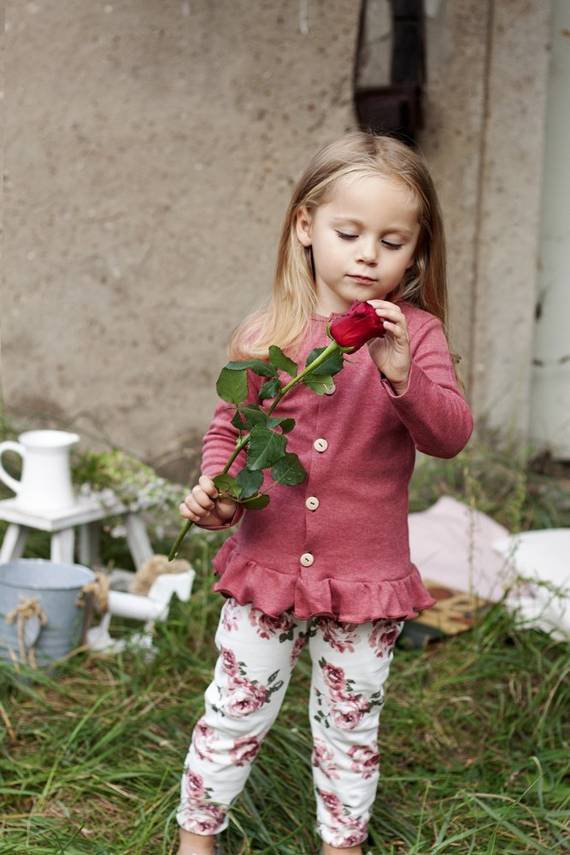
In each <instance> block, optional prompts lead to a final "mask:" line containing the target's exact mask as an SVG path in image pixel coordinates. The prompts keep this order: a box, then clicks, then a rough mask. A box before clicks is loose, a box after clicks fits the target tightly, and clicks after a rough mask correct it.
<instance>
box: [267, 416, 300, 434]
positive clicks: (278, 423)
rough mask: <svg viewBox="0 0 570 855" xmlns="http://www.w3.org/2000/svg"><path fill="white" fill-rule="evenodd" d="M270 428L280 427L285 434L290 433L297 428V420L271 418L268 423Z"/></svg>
mask: <svg viewBox="0 0 570 855" xmlns="http://www.w3.org/2000/svg"><path fill="white" fill-rule="evenodd" d="M267 427H268V428H274V427H280V428H281V430H282V431H283V433H289V431H290V430H293V428H294V427H295V419H274V418H270V419H269V420H268V422H267Z"/></svg>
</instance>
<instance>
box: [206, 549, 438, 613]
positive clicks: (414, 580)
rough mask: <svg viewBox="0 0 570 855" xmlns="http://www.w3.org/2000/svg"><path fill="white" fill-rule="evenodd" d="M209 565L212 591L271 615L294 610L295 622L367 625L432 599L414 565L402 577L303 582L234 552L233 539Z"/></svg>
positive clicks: (423, 605) (426, 605) (427, 604)
mask: <svg viewBox="0 0 570 855" xmlns="http://www.w3.org/2000/svg"><path fill="white" fill-rule="evenodd" d="M212 566H213V568H214V570H215V572H216V573H217V575H218V576H219V577H220V578H219V580H218V581H217V582H215V583H214V584H213V585H212V590H213V591H218V592H219V593H222V594H227V595H229V596H231V597H233V598H234V599H235V600H237V602H238V603H239V604H240V605H242V606H243V605H245V604H246V603H251V604H252V605H253V606H255V608H258V609H260V610H261V611H262V612H264V613H265V614H267V615H270V616H271V617H277V616H278V615H280V614H282V613H283V612H285V611H287V610H288V609H293V615H294V616H295V617H296V618H298V619H299V620H308V619H309V618H312V617H316V616H317V615H320V616H325V617H332V618H334V619H335V620H338V621H343V622H346V623H367V622H368V621H372V620H378V619H379V618H386V619H390V620H409V619H410V618H416V617H418V615H419V613H420V612H422V611H424V610H425V609H429V608H431V606H433V605H435V603H436V602H437V600H435V599H434V598H433V597H432V596H431V594H430V593H429V591H427V589H426V588H424V586H423V584H422V581H421V578H420V574H419V573H418V570H417V568H416V567H415V565H413V564H411V565H410V572H409V574H408V575H407V576H404V577H403V578H401V579H391V580H385V581H382V582H374V581H366V582H365V581H361V580H355V581H350V580H347V579H332V578H326V579H315V580H314V581H308V580H306V579H301V577H300V576H294V575H291V574H289V573H280V572H279V571H277V570H274V569H272V568H270V567H265V566H263V565H262V564H259V563H258V562H257V561H254V560H252V559H250V558H247V557H246V556H245V555H242V554H241V553H240V552H239V551H238V549H237V542H236V541H235V540H234V539H233V538H229V539H228V540H226V541H225V543H224V544H223V545H222V547H221V548H220V549H219V551H218V553H217V554H216V556H215V558H214V560H213V562H212Z"/></svg>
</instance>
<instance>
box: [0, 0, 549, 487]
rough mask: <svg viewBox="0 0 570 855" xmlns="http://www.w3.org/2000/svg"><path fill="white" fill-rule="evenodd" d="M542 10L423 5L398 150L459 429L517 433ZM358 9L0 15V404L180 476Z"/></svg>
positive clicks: (318, 124) (54, 8) (254, 294)
mask: <svg viewBox="0 0 570 855" xmlns="http://www.w3.org/2000/svg"><path fill="white" fill-rule="evenodd" d="M379 2H380V0H374V3H376V4H378V3H379ZM548 6H549V4H533V3H529V2H525V0H484V2H481V3H477V4H473V3H471V2H469V0H453V2H445V0H444V2H437V0H426V10H427V12H428V17H427V38H428V44H427V53H428V86H427V91H426V118H427V123H426V128H425V130H424V132H423V134H422V136H421V139H420V146H421V149H422V150H423V152H424V153H425V155H426V157H427V159H428V161H429V163H430V165H431V167H432V170H433V174H434V178H435V180H436V184H437V186H438V188H439V191H440V195H441V201H442V206H443V210H444V216H445V220H446V227H447V235H448V244H449V283H450V295H451V307H452V316H451V334H452V345H453V346H454V348H455V349H456V350H459V351H460V352H461V353H462V354H463V356H464V361H463V363H462V367H461V370H462V373H463V376H464V377H465V379H466V380H467V381H468V383H469V395H470V397H471V398H472V400H473V402H474V404H475V410H476V415H477V416H478V417H481V422H483V420H484V418H485V417H487V416H489V415H491V422H492V423H493V422H494V423H495V424H501V423H504V422H505V421H506V422H509V419H510V418H511V417H512V416H513V413H514V418H515V420H516V422H517V426H518V429H520V431H521V432H522V433H523V435H524V432H525V431H526V421H527V419H528V412H527V411H528V383H529V382H530V360H531V355H532V316H533V305H534V289H535V278H536V276H535V261H536V239H537V216H538V209H539V201H540V200H539V188H540V173H541V169H540V167H541V145H542V122H543V113H544V97H545V95H544V88H545V78H546V67H547V56H548V48H547V38H546V36H547V20H548ZM305 8H307V9H308V11H309V17H308V22H307V23H308V32H303V31H304V30H306V29H307V28H306V26H305V22H304V20H303V17H302V12H303V9H305ZM358 12H359V3H357V2H353V0H311V2H310V3H308V2H307V3H303V2H299V0H280V2H275V1H274V0H267V2H255V3H252V2H248V0H223V2H216V3H211V2H208V0H191V2H189V0H184V2H179V0H161V2H159V0H121V2H120V3H119V2H115V3H113V2H108V3H105V2H96V0H93V2H85V0H66V2H64V3H62V2H61V0H35V2H26V3H20V2H15V0H11V2H9V3H8V11H7V16H6V17H7V21H6V36H5V46H6V70H7V80H8V82H7V85H6V97H5V107H6V114H7V126H6V134H5V172H6V179H5V185H4V186H5V204H6V213H5V218H4V221H5V227H6V235H5V247H6V255H5V261H4V283H3V288H4V290H3V294H2V311H1V316H0V323H1V334H2V369H3V371H2V388H3V396H4V402H5V405H6V408H7V410H8V412H9V413H12V414H14V415H26V416H27V417H29V419H30V420H31V422H32V424H33V425H34V426H43V425H47V424H48V423H49V421H50V418H54V419H56V420H59V421H58V426H62V427H63V426H64V425H66V424H67V425H68V426H69V427H73V428H74V429H75V430H77V431H78V432H79V433H81V434H83V435H84V436H85V437H89V442H90V444H92V445H93V444H95V445H96V443H95V441H94V438H93V437H95V436H97V435H105V436H106V437H107V438H108V439H109V440H110V441H112V442H114V443H116V444H119V445H122V446H125V447H128V448H130V449H132V450H133V451H135V452H136V453H138V454H140V455H142V456H144V457H147V458H150V459H153V460H154V461H155V462H158V463H162V464H163V471H164V472H165V473H167V474H171V475H176V476H178V477H180V478H184V479H186V478H187V477H188V472H189V471H190V470H191V469H192V465H193V463H194V462H195V461H194V458H193V456H192V449H196V448H197V443H198V441H199V438H200V436H201V434H202V433H203V430H204V428H205V427H206V425H207V421H208V419H209V417H210V415H211V412H212V409H213V406H214V404H215V400H216V396H215V389H214V383H215V379H216V377H217V374H218V372H219V370H220V368H221V366H222V365H223V364H224V362H225V361H226V356H225V344H226V341H227V338H228V336H229V333H230V331H231V329H232V327H233V326H234V325H235V324H236V323H237V321H238V320H239V319H241V317H242V316H243V315H244V314H245V313H246V312H247V311H249V310H250V309H252V308H253V307H254V306H255V305H257V304H258V302H259V301H260V300H261V299H262V298H264V297H265V295H266V294H267V290H268V288H269V287H270V284H271V279H272V274H273V265H274V260H275V251H276V241H277V236H278V232H279V227H280V223H281V219H282V216H283V213H284V209H285V206H286V204H287V202H288V199H289V194H290V189H291V186H292V184H293V182H294V181H295V179H296V177H297V176H298V174H299V172H300V170H301V169H302V168H303V166H304V165H305V162H306V160H307V157H308V156H309V155H310V154H311V153H312V152H313V150H314V149H315V147H316V146H318V145H319V144H320V143H321V142H324V141H326V140H329V139H331V138H332V137H334V136H336V135H337V134H339V133H341V132H342V131H344V130H346V129H348V128H350V127H354V116H353V113H352V92H351V85H352V64H353V57H354V50H355V45H356V34H357V33H356V31H357V24H358ZM376 67H377V68H383V67H384V66H383V64H382V63H380V64H379V65H377V66H376ZM370 71H371V73H372V72H374V68H373V67H372V66H371V68H370ZM366 82H367V83H373V82H374V81H373V80H367V81H366ZM521 93H524V99H521ZM514 294H516V299H515V300H513V295H514ZM520 366H523V368H522V369H521V370H519V369H520ZM517 371H518V372H519V373H521V376H522V380H521V384H520V386H519V387H518V388H517V391H516V393H515V392H513V388H514V386H513V384H514V380H513V377H514V376H515V375H516V374H517Z"/></svg>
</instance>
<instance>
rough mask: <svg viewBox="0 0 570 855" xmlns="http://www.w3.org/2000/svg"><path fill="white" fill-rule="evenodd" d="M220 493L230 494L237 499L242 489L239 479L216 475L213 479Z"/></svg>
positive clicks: (231, 476)
mask: <svg viewBox="0 0 570 855" xmlns="http://www.w3.org/2000/svg"><path fill="white" fill-rule="evenodd" d="M212 481H213V482H214V484H215V485H216V487H217V489H218V491H219V492H220V493H229V494H230V496H233V498H237V497H238V496H239V494H240V488H239V485H238V482H237V479H236V478H234V476H233V475H228V474H226V475H216V476H214V478H212Z"/></svg>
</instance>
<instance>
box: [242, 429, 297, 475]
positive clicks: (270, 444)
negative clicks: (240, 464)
mask: <svg viewBox="0 0 570 855" xmlns="http://www.w3.org/2000/svg"><path fill="white" fill-rule="evenodd" d="M286 444H287V439H286V437H284V436H283V434H280V433H276V432H275V431H272V430H268V429H267V428H264V427H261V425H256V426H255V427H254V428H252V430H251V433H250V435H249V445H248V449H247V468H248V469H266V468H267V467H268V466H273V464H274V463H277V461H278V460H279V458H280V457H283V455H284V454H285V446H286Z"/></svg>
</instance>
